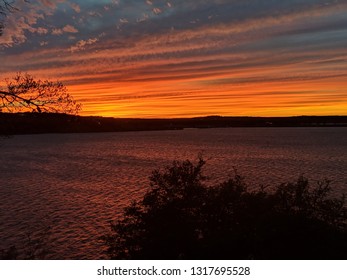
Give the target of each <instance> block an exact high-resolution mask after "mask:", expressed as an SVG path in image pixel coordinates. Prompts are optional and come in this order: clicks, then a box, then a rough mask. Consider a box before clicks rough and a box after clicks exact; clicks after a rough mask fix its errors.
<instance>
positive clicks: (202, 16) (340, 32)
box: [0, 0, 347, 117]
mask: <svg viewBox="0 0 347 280" xmlns="http://www.w3.org/2000/svg"><path fill="white" fill-rule="evenodd" d="M105 7H106V8H105ZM346 11H347V2H346V1H320V0H308V1H297V0H292V1H286V0H284V1H280V2H279V1H261V0H245V1H223V0H218V1H217V0H215V1H214V0H198V1H183V0H182V1H180V0H177V1H159V0H158V1H137V0H129V1H106V0H105V1H70V2H68V1H59V2H56V1H55V2H54V3H53V1H41V5H38V6H34V7H31V8H27V10H26V12H25V13H24V12H23V13H21V14H20V15H16V16H15V17H14V18H13V19H11V18H10V19H9V23H11V20H12V21H13V22H12V23H13V24H8V26H7V27H8V28H7V29H6V32H7V35H6V34H4V36H3V37H0V45H1V46H2V50H1V55H2V58H3V65H4V66H1V68H0V73H1V75H2V76H9V75H11V74H12V73H14V72H16V71H26V72H30V73H32V74H34V75H36V76H40V77H41V76H48V77H49V78H59V79H61V80H62V81H63V82H65V83H66V84H67V85H68V87H69V89H70V91H71V93H72V94H75V95H76V96H77V97H78V98H80V100H83V103H84V108H85V111H84V113H85V114H103V115H117V116H118V115H119V116H142V117H152V116H166V117H172V116H194V115H208V114H221V115H235V114H236V115H296V114H319V112H320V110H321V112H323V113H324V114H342V113H343V114H345V112H344V108H346V106H347V98H346V90H347V84H346V82H345V81H346V80H347V79H346V76H347V50H346V48H345V46H346V45H347V18H346V17H345V14H346ZM14 21H16V23H17V24H16V25H15V24H14ZM57 35H59V36H57ZM14 58H16V59H14ZM47 73H49V74H47Z"/></svg>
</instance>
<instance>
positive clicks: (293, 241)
mask: <svg viewBox="0 0 347 280" xmlns="http://www.w3.org/2000/svg"><path fill="white" fill-rule="evenodd" d="M204 164H205V161H204V160H203V159H199V161H198V162H197V163H196V164H193V163H192V162H190V161H184V162H174V163H173V165H172V166H170V167H167V168H166V169H164V170H162V171H158V170H156V171H154V172H153V174H152V176H151V177H150V186H149V190H148V192H147V193H146V194H145V195H144V197H143V199H141V200H139V201H135V202H133V203H132V204H131V205H130V206H128V207H127V208H126V209H125V210H124V216H123V217H122V218H121V219H120V220H118V221H117V222H116V223H113V224H111V231H110V233H109V234H107V235H106V236H104V241H105V243H106V245H107V248H108V250H107V253H108V255H109V257H110V258H113V259H250V258H254V259H345V258H346V257H347V230H346V208H345V207H344V199H343V198H332V197H330V190H331V189H330V185H329V182H328V181H324V182H321V183H318V184H317V186H315V187H311V186H310V184H309V182H308V180H307V179H305V178H303V177H301V178H299V179H298V181H297V182H295V183H287V184H282V185H280V186H278V187H275V188H273V189H272V190H269V191H265V190H264V188H255V187H253V188H252V190H251V188H250V187H249V186H247V184H246V183H245V181H244V180H243V178H242V177H240V176H239V175H235V177H234V178H231V179H228V180H226V181H225V182H223V183H221V184H218V185H212V186H209V185H207V184H206V181H205V180H204V179H205V177H204V176H203V174H202V167H203V166H204Z"/></svg>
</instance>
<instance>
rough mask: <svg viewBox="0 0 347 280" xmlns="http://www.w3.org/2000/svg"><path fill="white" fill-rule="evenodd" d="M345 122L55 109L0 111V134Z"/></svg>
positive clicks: (344, 122) (339, 121)
mask: <svg viewBox="0 0 347 280" xmlns="http://www.w3.org/2000/svg"><path fill="white" fill-rule="evenodd" d="M310 126H347V116H297V117H222V116H207V117H196V118H175V119H141V118H110V117H94V116H76V115H68V114H56V113H0V134H2V135H4V134H10V135H15V134H37V133H87V132H118V131H146V130H176V129H185V128H213V127H310Z"/></svg>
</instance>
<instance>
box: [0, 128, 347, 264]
mask: <svg viewBox="0 0 347 280" xmlns="http://www.w3.org/2000/svg"><path fill="white" fill-rule="evenodd" d="M0 152H1V156H0V236H1V239H0V248H8V247H9V246H10V245H16V246H17V247H18V248H21V246H23V244H26V243H27V242H28V236H30V238H31V239H32V240H35V239H41V236H42V231H44V229H45V228H47V227H50V231H49V234H47V235H46V237H47V240H46V242H47V244H48V245H49V246H48V248H49V249H50V250H49V252H48V254H47V255H46V258H49V259H102V258H105V255H104V254H103V249H104V248H103V244H102V242H101V241H100V239H99V237H100V236H101V235H103V234H104V233H106V232H107V231H108V230H109V222H110V221H114V220H116V219H117V217H119V216H120V215H121V213H122V209H123V207H124V206H126V205H128V203H129V202H130V201H131V200H133V199H137V198H139V197H141V195H142V194H143V193H144V192H145V190H146V188H147V186H148V176H149V175H150V174H151V171H152V170H153V169H157V168H162V167H164V166H166V165H169V164H170V162H172V161H173V160H185V159H190V160H194V159H196V158H197V157H198V155H199V154H201V153H202V155H203V156H204V158H205V159H207V164H206V166H205V171H206V174H207V175H208V176H209V177H210V180H211V181H214V182H217V181H222V180H224V179H226V178H228V176H233V174H234V168H236V169H237V171H238V173H239V174H241V175H243V176H245V177H246V180H247V181H248V182H256V183H258V184H264V185H268V184H277V183H281V182H284V181H286V182H287V181H290V180H295V179H297V178H298V176H300V175H302V174H303V175H305V176H306V177H308V178H309V179H312V180H323V179H324V178H327V179H330V180H332V181H333V182H332V187H333V189H334V192H335V194H340V193H347V128H222V129H185V130H179V131H157V132H124V133H99V134H47V135H22V136H14V137H12V138H9V139H1V140H0Z"/></svg>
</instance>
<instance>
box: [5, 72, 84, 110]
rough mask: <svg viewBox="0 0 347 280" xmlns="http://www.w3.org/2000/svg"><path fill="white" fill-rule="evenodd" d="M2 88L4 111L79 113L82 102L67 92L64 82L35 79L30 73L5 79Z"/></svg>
mask: <svg viewBox="0 0 347 280" xmlns="http://www.w3.org/2000/svg"><path fill="white" fill-rule="evenodd" d="M5 83H6V87H5V89H1V88H0V111H2V112H38V113H41V112H51V113H68V114H77V113H78V112H79V111H80V110H81V104H79V103H77V102H76V101H75V100H74V99H73V97H72V96H71V95H70V94H69V93H68V92H67V89H66V87H65V86H64V84H63V83H61V82H59V81H56V82H52V81H49V80H44V81H43V80H35V79H34V78H33V77H32V76H31V75H28V74H24V75H22V74H20V73H19V74H17V75H16V76H15V77H14V78H13V79H11V80H10V79H7V80H5Z"/></svg>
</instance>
